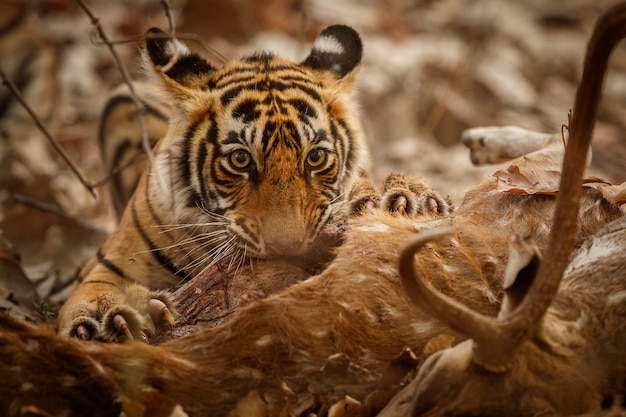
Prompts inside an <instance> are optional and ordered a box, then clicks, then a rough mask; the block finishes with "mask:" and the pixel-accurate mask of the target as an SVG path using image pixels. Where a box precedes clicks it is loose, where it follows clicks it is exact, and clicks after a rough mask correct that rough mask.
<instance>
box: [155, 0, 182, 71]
mask: <svg viewBox="0 0 626 417" xmlns="http://www.w3.org/2000/svg"><path fill="white" fill-rule="evenodd" d="M161 5H162V6H163V9H165V16H166V17H167V23H168V26H169V38H170V39H171V40H172V44H173V45H174V53H173V54H172V56H171V57H170V59H169V61H167V64H165V65H163V66H161V67H160V68H159V70H160V71H161V72H163V73H166V72H168V71H169V70H171V69H172V67H173V66H174V65H175V64H176V63H177V62H178V57H179V55H180V48H179V47H178V42H176V27H175V25H174V20H173V19H172V9H170V5H169V3H168V1H167V0H161Z"/></svg>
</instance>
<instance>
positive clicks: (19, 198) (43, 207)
mask: <svg viewBox="0 0 626 417" xmlns="http://www.w3.org/2000/svg"><path fill="white" fill-rule="evenodd" d="M8 199H9V200H10V201H14V202H16V203H20V204H23V205H25V206H28V207H31V208H34V209H36V210H39V211H43V212H45V213H50V214H54V215H56V216H59V217H63V218H65V219H69V220H74V221H76V219H75V218H74V217H73V216H71V215H70V214H68V213H67V212H66V211H65V210H63V209H62V208H61V207H59V206H56V205H54V204H50V203H44V202H43V201H39V200H35V199H32V198H30V197H26V196H25V195H22V194H18V193H11V194H9V196H8Z"/></svg>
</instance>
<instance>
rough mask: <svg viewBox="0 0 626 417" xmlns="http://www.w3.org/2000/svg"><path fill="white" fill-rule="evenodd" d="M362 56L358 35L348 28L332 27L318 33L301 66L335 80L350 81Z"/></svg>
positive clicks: (342, 26) (341, 26) (361, 46)
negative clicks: (328, 75) (323, 73)
mask: <svg viewBox="0 0 626 417" xmlns="http://www.w3.org/2000/svg"><path fill="white" fill-rule="evenodd" d="M362 55H363V45H362V44H361V37H360V36H359V34H358V33H357V32H356V31H355V30H354V29H352V28H351V27H349V26H344V25H333V26H328V27H327V28H326V29H324V30H322V31H321V32H320V34H319V36H318V37H317V39H315V42H313V48H312V49H311V52H310V54H309V56H308V57H307V58H306V59H305V60H304V61H303V62H302V65H305V66H307V67H309V68H312V69H314V70H317V71H324V72H327V73H330V74H332V75H333V76H334V77H335V78H336V79H349V80H352V79H353V78H354V77H353V74H355V73H356V70H357V69H358V67H359V64H360V63H361V57H362Z"/></svg>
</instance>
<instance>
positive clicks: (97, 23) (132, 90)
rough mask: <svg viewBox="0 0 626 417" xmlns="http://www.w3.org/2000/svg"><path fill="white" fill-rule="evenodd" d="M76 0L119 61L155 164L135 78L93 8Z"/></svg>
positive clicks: (146, 144)
mask: <svg viewBox="0 0 626 417" xmlns="http://www.w3.org/2000/svg"><path fill="white" fill-rule="evenodd" d="M76 1H77V3H78V5H79V6H80V7H81V8H82V9H83V11H84V12H85V13H86V14H87V16H89V19H90V20H91V24H92V25H93V27H94V28H95V30H96V31H97V32H98V36H99V37H100V39H102V41H103V42H104V43H105V44H106V45H107V47H108V48H109V51H110V52H111V55H113V58H114V59H115V62H116V63H117V66H118V68H119V70H120V72H121V73H122V77H123V78H124V82H125V83H126V85H127V86H128V89H129V91H130V95H131V97H132V99H133V102H134V104H135V107H136V108H137V114H138V119H139V125H140V128H141V142H142V144H143V147H144V149H145V151H146V154H147V155H148V159H149V160H150V164H154V154H153V153H152V147H151V146H150V139H149V138H148V129H147V127H146V119H145V115H146V106H144V104H143V103H142V102H141V100H139V96H137V92H136V91H135V86H134V84H133V80H132V79H131V77H130V74H129V72H128V69H127V68H126V65H124V63H123V62H122V59H121V58H120V56H119V54H118V53H117V50H116V49H115V46H114V45H113V44H112V43H111V40H110V39H109V36H108V35H107V34H106V32H105V31H104V29H103V28H102V25H101V24H100V19H98V18H97V17H96V16H95V15H94V14H93V13H92V12H91V9H89V7H88V6H87V4H85V2H84V1H83V0H76Z"/></svg>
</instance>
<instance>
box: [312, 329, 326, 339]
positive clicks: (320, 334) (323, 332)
mask: <svg viewBox="0 0 626 417" xmlns="http://www.w3.org/2000/svg"><path fill="white" fill-rule="evenodd" d="M313 336H315V337H317V338H319V339H324V338H326V337H327V336H328V330H326V329H322V330H318V331H316V332H315V333H313Z"/></svg>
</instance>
